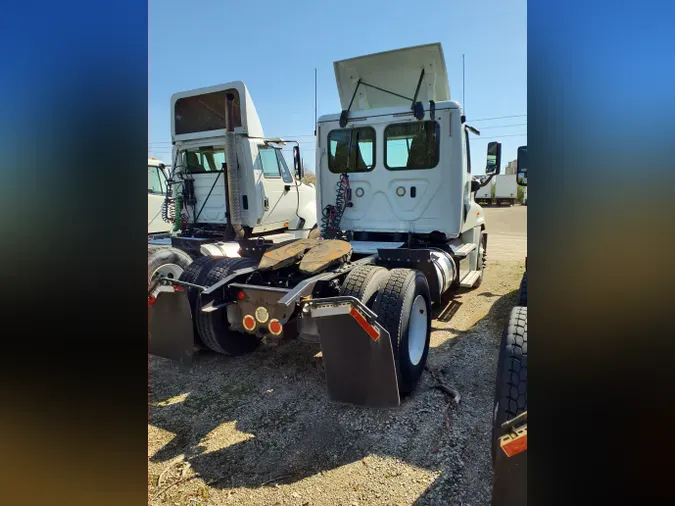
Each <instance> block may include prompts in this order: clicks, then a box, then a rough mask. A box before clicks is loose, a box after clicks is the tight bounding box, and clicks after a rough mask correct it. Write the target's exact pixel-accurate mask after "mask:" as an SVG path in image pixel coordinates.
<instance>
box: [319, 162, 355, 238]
mask: <svg viewBox="0 0 675 506" xmlns="http://www.w3.org/2000/svg"><path fill="white" fill-rule="evenodd" d="M350 191H351V190H350V187H349V175H348V174H347V173H343V174H341V175H340V180H339V181H338V184H337V187H336V195H335V205H331V204H328V205H327V206H326V207H324V209H323V211H322V213H321V235H322V237H323V238H324V239H340V238H343V237H345V234H344V232H343V231H342V229H341V228H340V221H341V220H342V215H343V214H344V212H345V209H346V208H347V205H348V203H349V200H350V197H351V195H350Z"/></svg>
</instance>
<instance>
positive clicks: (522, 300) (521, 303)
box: [518, 271, 527, 307]
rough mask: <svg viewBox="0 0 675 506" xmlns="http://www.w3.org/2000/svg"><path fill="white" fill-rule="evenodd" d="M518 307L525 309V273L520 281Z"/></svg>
mask: <svg viewBox="0 0 675 506" xmlns="http://www.w3.org/2000/svg"><path fill="white" fill-rule="evenodd" d="M518 305H519V306H524V307H527V271H525V273H524V274H523V279H521V280H520V295H519V296H518Z"/></svg>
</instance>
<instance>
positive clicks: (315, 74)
mask: <svg viewBox="0 0 675 506" xmlns="http://www.w3.org/2000/svg"><path fill="white" fill-rule="evenodd" d="M316 70H317V69H316V68H315V69H314V136H315V137H316V119H317V118H316V111H317V89H316V88H317V86H316V85H317V71H316Z"/></svg>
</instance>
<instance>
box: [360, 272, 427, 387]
mask: <svg viewBox="0 0 675 506" xmlns="http://www.w3.org/2000/svg"><path fill="white" fill-rule="evenodd" d="M373 311H374V312H375V313H376V314H377V315H378V321H379V322H380V324H381V325H382V326H383V327H384V328H385V329H387V331H388V332H389V335H390V337H391V346H392V349H393V351H394V362H395V364H396V376H397V378H398V389H399V393H400V394H401V395H406V394H409V393H411V392H412V391H413V390H414V389H415V386H416V385H417V381H418V380H419V378H420V376H421V375H422V372H424V366H425V364H426V362H427V355H428V354H429V341H430V338H431V295H430V293H429V284H428V283H427V280H426V278H425V277H424V275H423V274H422V273H421V272H419V271H415V270H412V269H392V270H391V271H390V272H389V277H388V278H387V281H386V284H385V286H384V288H383V289H382V292H381V293H380V294H379V296H378V297H377V299H376V300H375V304H374V306H373Z"/></svg>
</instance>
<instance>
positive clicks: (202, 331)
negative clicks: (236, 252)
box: [194, 258, 261, 356]
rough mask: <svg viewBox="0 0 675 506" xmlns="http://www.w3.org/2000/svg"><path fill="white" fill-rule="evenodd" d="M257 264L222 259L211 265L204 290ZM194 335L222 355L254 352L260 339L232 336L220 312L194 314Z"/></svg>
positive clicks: (249, 261) (239, 333)
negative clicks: (195, 331)
mask: <svg viewBox="0 0 675 506" xmlns="http://www.w3.org/2000/svg"><path fill="white" fill-rule="evenodd" d="M255 265H257V262H256V261H255V260H253V259H250V258H222V259H218V261H216V262H215V263H213V264H210V265H209V267H208V271H207V272H206V275H205V276H204V279H203V284H204V285H206V286H210V285H213V284H215V283H217V282H218V281H220V280H221V279H223V278H225V277H226V276H229V275H230V274H231V273H232V272H234V271H236V270H238V269H244V268H246V267H254V266H255ZM194 319H195V321H196V324H197V331H198V334H199V336H200V337H201V340H202V342H203V343H204V345H205V346H206V347H207V348H209V349H210V350H212V351H215V352H216V353H222V354H225V355H232V356H236V355H243V354H246V353H250V352H252V351H253V350H255V349H256V348H257V347H258V345H259V344H260V341H261V339H260V338H259V337H257V336H254V335H251V334H244V333H242V332H235V331H233V330H231V329H230V324H229V322H228V321H227V311H226V310H225V309H219V310H217V311H212V312H210V313H203V312H201V311H199V310H197V311H196V316H195V318H194Z"/></svg>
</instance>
